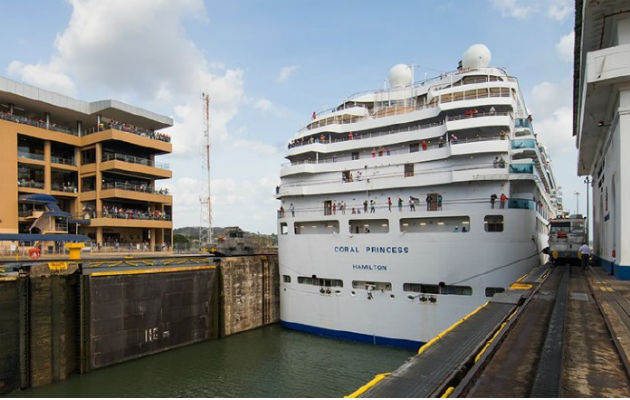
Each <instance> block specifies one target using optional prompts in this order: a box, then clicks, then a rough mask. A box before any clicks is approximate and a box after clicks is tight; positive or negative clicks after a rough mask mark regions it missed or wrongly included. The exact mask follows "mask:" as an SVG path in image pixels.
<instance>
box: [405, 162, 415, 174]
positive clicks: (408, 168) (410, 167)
mask: <svg viewBox="0 0 630 400" xmlns="http://www.w3.org/2000/svg"><path fill="white" fill-rule="evenodd" d="M405 176H413V164H405Z"/></svg>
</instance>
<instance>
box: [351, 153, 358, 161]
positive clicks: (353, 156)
mask: <svg viewBox="0 0 630 400" xmlns="http://www.w3.org/2000/svg"><path fill="white" fill-rule="evenodd" d="M352 159H353V160H358V159H359V152H358V151H353V152H352Z"/></svg>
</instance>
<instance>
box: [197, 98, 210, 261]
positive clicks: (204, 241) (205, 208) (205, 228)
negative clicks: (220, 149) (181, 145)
mask: <svg viewBox="0 0 630 400" xmlns="http://www.w3.org/2000/svg"><path fill="white" fill-rule="evenodd" d="M201 100H202V106H203V137H204V139H205V142H206V143H205V147H204V148H203V153H204V154H203V167H204V168H205V172H206V178H207V179H208V193H207V196H200V197H199V202H200V203H201V224H200V226H199V246H200V247H201V248H202V249H203V248H204V247H205V248H207V249H208V250H210V248H212V203H211V201H210V193H211V192H210V95H209V94H208V93H202V94H201Z"/></svg>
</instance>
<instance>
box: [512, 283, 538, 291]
mask: <svg viewBox="0 0 630 400" xmlns="http://www.w3.org/2000/svg"><path fill="white" fill-rule="evenodd" d="M532 287H534V285H532V284H531V283H513V284H511V285H510V290H530V289H531V288H532Z"/></svg>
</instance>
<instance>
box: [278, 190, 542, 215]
mask: <svg viewBox="0 0 630 400" xmlns="http://www.w3.org/2000/svg"><path fill="white" fill-rule="evenodd" d="M401 200H402V202H400V203H399V201H398V198H392V199H391V201H392V204H391V205H388V204H378V205H376V204H374V206H371V205H370V202H369V200H366V201H367V203H364V202H353V203H344V204H341V202H337V203H335V207H334V208H333V207H332V204H331V205H330V206H325V207H321V206H319V207H296V208H295V209H294V210H293V212H291V210H285V209H280V210H277V216H278V218H279V219H281V218H293V217H296V218H300V217H303V216H313V215H324V216H329V215H348V214H349V215H366V214H367V215H370V214H383V213H390V212H394V211H396V212H402V211H410V212H414V211H430V212H436V211H453V210H456V209H462V208H461V207H459V206H468V205H485V207H482V209H497V210H500V209H521V210H537V209H538V206H539V204H538V202H537V201H535V200H532V199H524V198H518V197H515V198H506V200H505V201H504V202H502V201H501V199H500V197H497V198H495V199H494V201H493V200H492V199H491V198H485V197H484V198H479V197H477V198H461V199H445V198H444V197H443V196H442V199H441V200H435V199H432V200H431V201H429V202H427V201H426V199H423V198H422V195H421V194H420V195H419V197H413V196H411V197H410V198H405V199H403V198H401ZM410 200H411V201H410ZM372 210H373V211H372Z"/></svg>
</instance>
